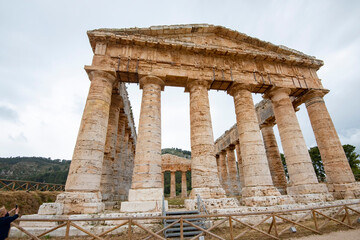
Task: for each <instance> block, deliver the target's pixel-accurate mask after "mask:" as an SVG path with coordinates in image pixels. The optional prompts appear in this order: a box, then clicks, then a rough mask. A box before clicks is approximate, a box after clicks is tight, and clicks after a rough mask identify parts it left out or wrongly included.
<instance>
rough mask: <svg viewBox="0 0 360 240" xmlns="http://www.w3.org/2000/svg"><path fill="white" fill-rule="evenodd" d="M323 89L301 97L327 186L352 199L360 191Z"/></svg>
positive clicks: (343, 196)
mask: <svg viewBox="0 0 360 240" xmlns="http://www.w3.org/2000/svg"><path fill="white" fill-rule="evenodd" d="M324 94H325V93H324V92H322V91H316V90H311V91H310V92H308V93H307V94H306V95H305V96H304V97H303V101H305V105H306V109H307V111H308V114H309V118H310V122H311V126H312V129H313V131H314V135H315V138H316V142H317V145H318V148H319V151H320V154H321V160H322V162H323V164H324V169H325V173H326V179H327V182H328V184H329V185H330V186H329V188H330V190H331V191H333V192H334V196H335V197H336V198H354V197H356V196H358V195H359V194H360V191H359V186H355V185H354V183H355V178H354V175H353V172H352V170H351V168H350V165H349V162H348V160H347V158H346V155H345V152H344V149H343V147H342V145H341V142H340V139H339V136H338V134H337V132H336V129H335V126H334V124H333V122H332V120H331V117H330V114H329V112H328V110H327V108H326V105H325V102H324V99H323V96H324Z"/></svg>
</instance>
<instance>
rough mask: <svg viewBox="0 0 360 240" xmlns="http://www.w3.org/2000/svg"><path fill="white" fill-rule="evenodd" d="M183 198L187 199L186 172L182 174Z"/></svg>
mask: <svg viewBox="0 0 360 240" xmlns="http://www.w3.org/2000/svg"><path fill="white" fill-rule="evenodd" d="M181 197H182V198H186V197H187V183H186V171H182V172H181Z"/></svg>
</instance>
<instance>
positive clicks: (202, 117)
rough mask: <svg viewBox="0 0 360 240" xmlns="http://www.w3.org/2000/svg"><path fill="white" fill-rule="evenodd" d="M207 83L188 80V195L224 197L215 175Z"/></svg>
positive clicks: (206, 197)
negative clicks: (189, 153) (190, 185)
mask: <svg viewBox="0 0 360 240" xmlns="http://www.w3.org/2000/svg"><path fill="white" fill-rule="evenodd" d="M208 86H209V84H208V83H207V82H205V81H198V80H194V81H191V82H189V83H188V89H189V92H190V132H191V157H192V159H191V174H192V175H191V177H192V181H191V182H192V187H193V189H192V191H191V198H195V197H196V194H199V195H200V196H201V198H202V199H208V198H221V197H225V191H224V190H223V189H222V188H221V186H220V182H219V178H218V175H217V166H216V159H215V154H214V150H215V146H214V137H213V131H212V123H211V116H210V106H209V98H208Z"/></svg>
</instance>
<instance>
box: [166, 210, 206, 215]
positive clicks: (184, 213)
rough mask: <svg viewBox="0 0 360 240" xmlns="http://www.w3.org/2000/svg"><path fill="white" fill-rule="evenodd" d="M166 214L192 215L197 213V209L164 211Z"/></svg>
mask: <svg viewBox="0 0 360 240" xmlns="http://www.w3.org/2000/svg"><path fill="white" fill-rule="evenodd" d="M165 214H166V216H172V215H193V214H199V211H176V212H165Z"/></svg>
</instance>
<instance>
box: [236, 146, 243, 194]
mask: <svg viewBox="0 0 360 240" xmlns="http://www.w3.org/2000/svg"><path fill="white" fill-rule="evenodd" d="M235 149H236V157H237V163H238V165H237V170H238V175H239V180H240V187H241V189H242V188H243V187H244V171H243V166H242V159H241V153H240V143H239V142H237V143H236V145H235Z"/></svg>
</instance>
